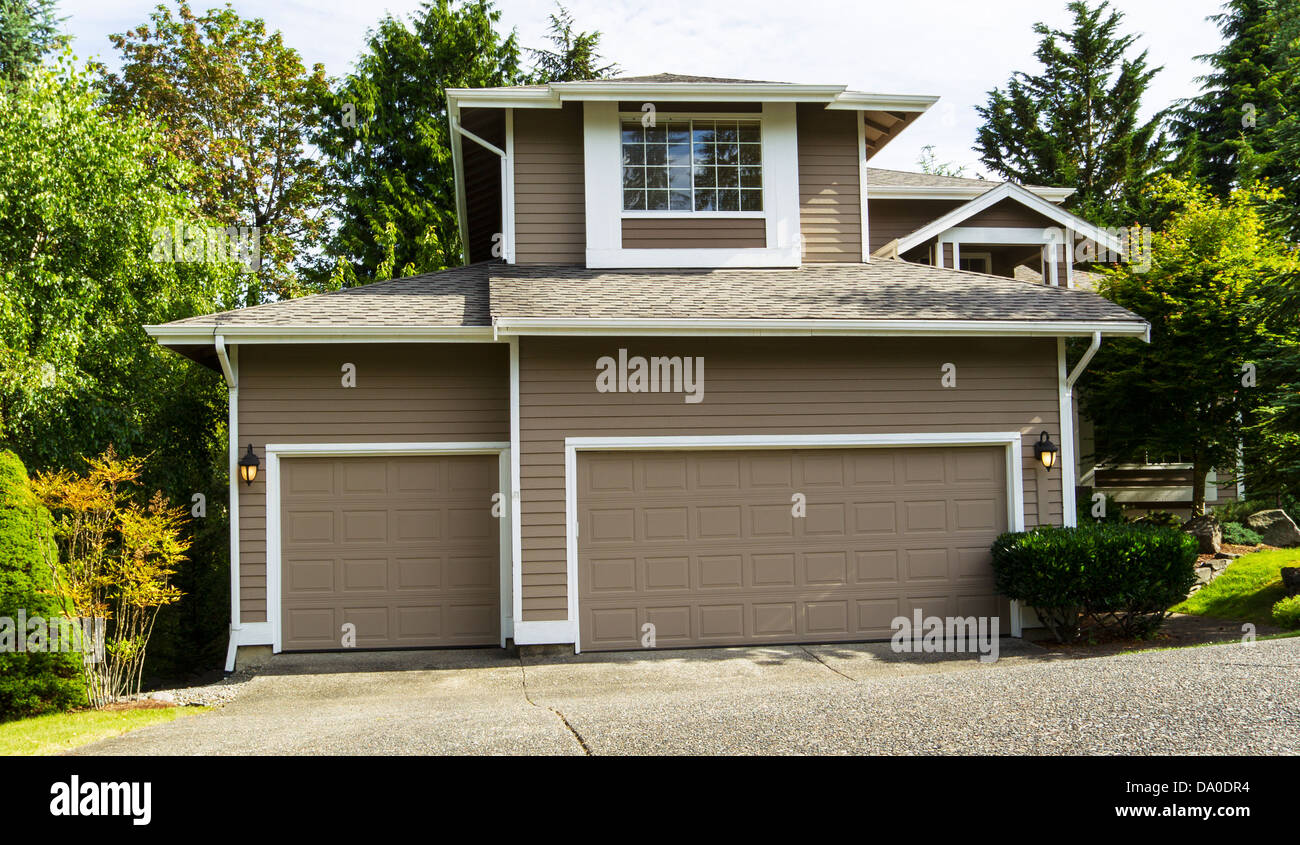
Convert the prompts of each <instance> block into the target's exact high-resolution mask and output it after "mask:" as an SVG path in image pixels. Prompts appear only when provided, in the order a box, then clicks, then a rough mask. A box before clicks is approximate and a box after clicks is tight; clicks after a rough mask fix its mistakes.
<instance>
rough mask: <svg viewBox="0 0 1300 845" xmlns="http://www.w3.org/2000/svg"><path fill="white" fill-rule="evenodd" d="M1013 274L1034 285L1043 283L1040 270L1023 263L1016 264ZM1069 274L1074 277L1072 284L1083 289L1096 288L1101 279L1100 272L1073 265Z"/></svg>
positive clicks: (1093, 289)
mask: <svg viewBox="0 0 1300 845" xmlns="http://www.w3.org/2000/svg"><path fill="white" fill-rule="evenodd" d="M1015 274H1016V278H1017V279H1019V280H1020V281H1022V282H1033V283H1034V284H1036V285H1041V284H1042V283H1043V274H1042V271H1040V270H1035V269H1034V268H1033V267H1026V266H1025V265H1023V264H1018V265H1016V269H1015ZM1070 275H1071V276H1072V277H1073V278H1074V286H1075V287H1076V288H1083V289H1084V290H1092V291H1095V290H1096V289H1097V283H1098V282H1100V281H1101V280H1102V274H1101V273H1096V272H1093V271H1092V270H1080V269H1079V268H1078V267H1075V268H1074V269H1073V270H1072V271H1071V273H1070Z"/></svg>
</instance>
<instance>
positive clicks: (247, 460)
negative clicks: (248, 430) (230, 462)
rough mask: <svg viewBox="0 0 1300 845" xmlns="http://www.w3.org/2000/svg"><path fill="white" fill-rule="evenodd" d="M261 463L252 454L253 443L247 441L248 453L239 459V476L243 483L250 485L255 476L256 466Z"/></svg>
mask: <svg viewBox="0 0 1300 845" xmlns="http://www.w3.org/2000/svg"><path fill="white" fill-rule="evenodd" d="M261 465H262V462H261V461H259V460H258V459H257V455H254V454H253V444H252V443H249V444H248V454H246V455H244V457H242V458H240V459H239V477H240V478H242V479H243V480H244V483H245V484H247V485H248V486H249V487H252V486H253V480H254V479H255V478H257V468H258V467H260V466H261Z"/></svg>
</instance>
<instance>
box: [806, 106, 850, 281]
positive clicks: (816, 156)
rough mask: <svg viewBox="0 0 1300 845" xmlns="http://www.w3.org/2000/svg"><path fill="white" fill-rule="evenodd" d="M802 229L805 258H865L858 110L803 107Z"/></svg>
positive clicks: (818, 259)
mask: <svg viewBox="0 0 1300 845" xmlns="http://www.w3.org/2000/svg"><path fill="white" fill-rule="evenodd" d="M797 115H798V144H799V156H798V160H799V231H800V234H801V235H802V236H803V257H804V260H805V261H839V262H861V261H862V213H861V206H860V205H859V197H860V196H861V192H860V186H859V182H860V179H861V169H860V167H859V165H858V127H857V122H856V121H857V119H858V115H857V112H849V111H827V110H826V109H825V108H824V107H823V106H821V105H817V104H812V103H801V104H800V105H799V107H798V112H797Z"/></svg>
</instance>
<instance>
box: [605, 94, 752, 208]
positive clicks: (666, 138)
mask: <svg viewBox="0 0 1300 845" xmlns="http://www.w3.org/2000/svg"><path fill="white" fill-rule="evenodd" d="M621 130H622V149H623V210H624V211H629V212H642V211H644V212H678V213H681V212H686V213H705V214H707V213H720V214H744V213H747V212H748V213H762V211H763V145H762V130H761V125H760V122H759V121H757V120H744V119H737V120H728V119H714V118H709V119H699V120H697V119H689V120H687V119H669V120H662V119H661V120H659V121H658V122H657V123H656V125H654V126H644V125H643V124H642V122H641V120H640V119H639V118H638V119H634V120H624V121H621Z"/></svg>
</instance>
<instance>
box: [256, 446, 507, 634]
mask: <svg viewBox="0 0 1300 845" xmlns="http://www.w3.org/2000/svg"><path fill="white" fill-rule="evenodd" d="M280 466H281V471H282V482H281V489H280V500H281V510H280V513H281V517H280V526H281V528H280V530H281V567H282V574H281V594H282V596H281V603H282V606H283V610H282V616H281V620H282V627H281V644H282V647H283V648H284V649H287V650H294V649H298V650H302V649H335V648H340V647H341V645H342V627H343V625H344V624H345V623H349V622H350V623H352V624H354V625H355V626H356V638H357V639H356V647H357V648H402V647H429V646H453V645H455V646H469V645H496V644H498V643H499V642H500V624H501V605H500V600H499V598H498V596H499V593H498V586H499V583H500V571H501V570H500V557H499V555H498V547H499V544H498V522H497V520H496V519H495V518H494V517H493V516H492V512H491V507H492V501H491V498H492V494H493V493H494V492H496V489H497V487H498V484H497V479H498V475H497V458H496V456H495V455H464V456H428V457H425V456H420V457H374V458H285V459H283V460H282V461H281V462H280Z"/></svg>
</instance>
